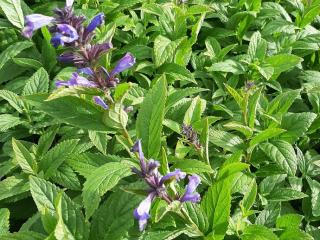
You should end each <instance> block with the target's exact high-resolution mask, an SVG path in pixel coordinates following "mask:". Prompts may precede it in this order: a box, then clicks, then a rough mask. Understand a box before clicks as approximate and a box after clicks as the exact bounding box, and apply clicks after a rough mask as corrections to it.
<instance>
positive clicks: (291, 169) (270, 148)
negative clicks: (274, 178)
mask: <svg viewBox="0 0 320 240" xmlns="http://www.w3.org/2000/svg"><path fill="white" fill-rule="evenodd" d="M259 147H260V149H261V150H262V151H263V152H264V153H265V154H266V155H267V156H268V157H269V158H270V159H271V160H272V161H273V162H275V163H276V164H277V165H278V166H279V168H280V169H282V170H283V171H285V172H286V173H287V174H289V175H290V176H294V175H295V173H296V171H297V164H298V161H297V157H296V154H295V151H294V149H293V147H292V146H291V145H290V144H289V143H288V142H285V141H282V140H277V141H272V142H268V143H262V144H261V145H260V146H259Z"/></svg>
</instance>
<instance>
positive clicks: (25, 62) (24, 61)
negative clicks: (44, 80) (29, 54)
mask: <svg viewBox="0 0 320 240" xmlns="http://www.w3.org/2000/svg"><path fill="white" fill-rule="evenodd" d="M12 60H13V62H14V63H15V64H17V65H19V66H21V67H25V68H33V69H35V70H38V69H39V68H41V67H42V64H41V62H39V61H38V60H34V59H31V58H13V59H12Z"/></svg>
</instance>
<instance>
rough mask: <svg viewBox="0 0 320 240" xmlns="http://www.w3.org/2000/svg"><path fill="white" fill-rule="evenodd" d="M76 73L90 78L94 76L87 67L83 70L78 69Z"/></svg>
mask: <svg viewBox="0 0 320 240" xmlns="http://www.w3.org/2000/svg"><path fill="white" fill-rule="evenodd" d="M78 73H84V74H86V75H89V76H92V75H93V74H94V72H93V71H92V69H91V68H89V67H85V68H80V69H78Z"/></svg>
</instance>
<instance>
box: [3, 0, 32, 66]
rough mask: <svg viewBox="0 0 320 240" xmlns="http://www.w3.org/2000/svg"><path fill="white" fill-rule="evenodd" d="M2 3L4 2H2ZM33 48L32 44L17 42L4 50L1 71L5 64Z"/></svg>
mask: <svg viewBox="0 0 320 240" xmlns="http://www.w3.org/2000/svg"><path fill="white" fill-rule="evenodd" d="M1 3H2V1H1ZM31 46H33V43H32V42H29V41H24V42H17V43H15V44H13V45H11V46H10V47H8V48H7V49H6V50H4V51H3V52H2V53H1V54H0V69H1V68H2V67H3V66H4V64H5V63H6V62H7V61H9V60H10V59H11V58H13V57H15V56H17V55H18V54H19V53H20V52H21V51H23V50H25V49H27V48H30V47H31Z"/></svg>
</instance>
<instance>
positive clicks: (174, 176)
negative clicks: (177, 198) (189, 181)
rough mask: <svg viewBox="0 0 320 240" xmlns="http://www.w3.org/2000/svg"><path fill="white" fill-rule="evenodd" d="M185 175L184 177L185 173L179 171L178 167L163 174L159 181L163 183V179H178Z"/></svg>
mask: <svg viewBox="0 0 320 240" xmlns="http://www.w3.org/2000/svg"><path fill="white" fill-rule="evenodd" d="M185 177H186V173H184V172H181V171H180V169H176V170H175V171H174V172H170V173H168V174H167V175H165V176H163V177H162V178H161V181H160V183H161V184H163V183H164V182H165V181H170V180H173V179H176V180H177V181H180V180H181V179H184V178H185Z"/></svg>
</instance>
